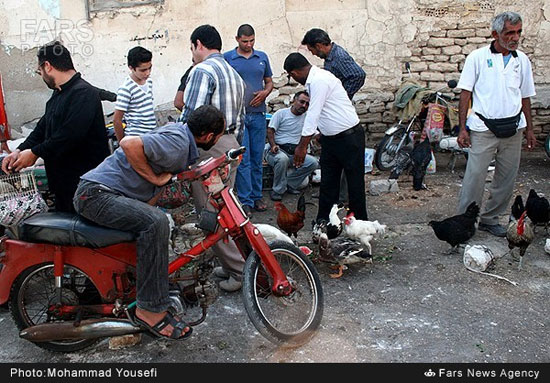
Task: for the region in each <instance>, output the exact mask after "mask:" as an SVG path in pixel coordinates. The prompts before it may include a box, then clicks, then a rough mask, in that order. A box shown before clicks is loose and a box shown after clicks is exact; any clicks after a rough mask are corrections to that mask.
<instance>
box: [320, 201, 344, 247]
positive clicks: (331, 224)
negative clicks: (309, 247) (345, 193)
mask: <svg viewBox="0 0 550 383" xmlns="http://www.w3.org/2000/svg"><path fill="white" fill-rule="evenodd" d="M343 208H344V207H343V206H342V205H338V204H334V205H332V208H331V209H330V213H329V215H328V222H327V221H326V220H320V221H319V222H315V221H313V222H312V225H313V230H312V238H313V242H318V239H319V235H320V234H321V233H326V234H327V236H328V239H333V238H336V237H338V236H339V235H340V234H341V233H342V230H343V225H342V220H341V219H340V217H339V216H338V213H339V212H340V210H342V209H343Z"/></svg>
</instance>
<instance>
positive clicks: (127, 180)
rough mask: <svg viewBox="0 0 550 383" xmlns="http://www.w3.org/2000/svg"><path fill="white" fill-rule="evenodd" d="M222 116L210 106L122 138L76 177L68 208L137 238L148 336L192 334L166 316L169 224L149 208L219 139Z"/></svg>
mask: <svg viewBox="0 0 550 383" xmlns="http://www.w3.org/2000/svg"><path fill="white" fill-rule="evenodd" d="M224 129H225V121H224V117H223V114H222V113H221V112H220V111H219V110H218V109H216V108H215V107H213V106H211V105H204V106H201V107H199V108H197V109H196V110H195V111H193V112H192V113H191V115H190V117H189V119H188V121H187V123H186V124H183V123H172V124H168V125H165V126H162V127H158V128H156V129H154V130H152V131H151V132H150V133H147V134H144V135H142V136H127V137H124V138H123V139H122V140H121V141H120V147H119V148H118V149H117V150H116V151H115V152H114V153H113V155H111V156H109V157H107V158H106V159H105V160H104V161H103V162H102V163H101V164H100V165H99V166H98V167H97V168H95V169H93V170H91V171H89V172H88V173H86V174H84V175H83V176H82V177H81V181H80V183H79V185H78V189H77V191H76V194H75V197H74V200H73V203H74V206H75V209H76V211H77V212H78V213H79V214H81V215H82V216H84V217H86V218H88V219H89V220H91V221H93V222H95V223H97V224H100V225H103V226H107V227H110V228H113V229H119V230H124V231H129V232H132V233H134V234H135V236H136V239H137V241H136V247H137V265H136V274H137V282H136V284H137V294H136V300H137V309H136V313H135V320H136V322H138V323H139V324H140V325H142V326H143V327H144V328H146V329H147V330H149V331H150V332H152V333H153V334H155V335H157V336H160V337H166V338H171V339H182V338H185V337H187V336H188V335H190V334H191V331H192V329H191V327H189V326H188V325H187V324H186V323H185V322H184V321H183V320H181V318H178V317H176V316H174V315H173V314H172V312H171V311H170V309H169V308H170V299H169V296H168V290H169V289H168V248H169V236H170V230H169V222H168V218H167V216H166V214H165V213H164V212H163V211H162V210H160V209H158V208H156V207H154V206H152V204H153V202H154V201H155V196H156V195H158V194H159V192H160V190H161V187H162V186H164V185H165V184H166V183H168V182H169V181H170V180H171V178H172V176H173V175H174V174H177V173H180V172H182V171H184V170H187V169H188V167H189V165H190V164H192V163H194V162H195V161H196V159H197V158H198V156H199V155H198V151H197V147H199V148H201V149H204V150H208V149H210V148H211V147H212V146H214V144H215V143H216V142H217V141H218V139H219V138H220V137H221V136H222V135H223V132H224Z"/></svg>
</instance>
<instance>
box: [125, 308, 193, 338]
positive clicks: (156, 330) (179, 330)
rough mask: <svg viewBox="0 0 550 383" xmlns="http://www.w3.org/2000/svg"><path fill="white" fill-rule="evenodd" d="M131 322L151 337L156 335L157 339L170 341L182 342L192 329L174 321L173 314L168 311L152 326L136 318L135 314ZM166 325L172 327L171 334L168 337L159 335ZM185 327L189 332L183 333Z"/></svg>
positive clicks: (179, 320)
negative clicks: (147, 332)
mask: <svg viewBox="0 0 550 383" xmlns="http://www.w3.org/2000/svg"><path fill="white" fill-rule="evenodd" d="M133 320H134V321H135V322H136V323H137V324H138V325H139V326H140V327H142V328H143V329H145V330H147V331H149V332H150V333H152V334H153V335H156V336H157V337H159V338H165V339H170V340H182V339H185V338H188V337H189V336H190V335H191V333H192V332H193V328H192V327H191V326H189V325H188V324H187V323H185V322H184V321H183V320H181V319H176V317H175V316H174V314H172V313H171V312H170V311H167V312H166V315H165V316H164V318H162V319H161V320H160V321H159V322H157V324H155V325H154V326H151V325H150V324H148V323H146V322H145V321H144V320H143V319H140V318H138V316H137V315H135V314H134V318H133ZM168 325H172V327H173V330H172V333H171V334H170V335H164V334H161V333H160V332H161V331H162V329H163V328H165V327H166V326H168ZM186 327H189V331H187V332H186V333H184V332H183V330H185V328H186ZM181 334H184V335H183V336H182V335H181Z"/></svg>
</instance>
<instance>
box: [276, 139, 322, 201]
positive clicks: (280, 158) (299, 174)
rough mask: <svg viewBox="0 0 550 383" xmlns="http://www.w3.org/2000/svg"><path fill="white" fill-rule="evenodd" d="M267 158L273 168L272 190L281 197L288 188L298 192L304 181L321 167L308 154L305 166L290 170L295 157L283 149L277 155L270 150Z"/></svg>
mask: <svg viewBox="0 0 550 383" xmlns="http://www.w3.org/2000/svg"><path fill="white" fill-rule="evenodd" d="M267 146H268V147H269V145H267ZM265 157H266V161H267V163H268V164H269V165H270V166H271V167H272V168H273V187H272V189H273V191H274V192H275V193H276V194H279V195H283V194H284V193H285V192H286V191H287V189H288V188H290V189H294V190H298V188H299V187H300V185H301V184H302V183H303V182H304V179H306V177H309V175H310V174H311V173H313V171H314V170H315V169H317V168H318V167H319V162H317V159H316V158H315V157H313V156H310V155H309V154H306V157H305V158H304V163H303V165H302V166H300V167H299V168H297V169H296V168H294V167H292V168H290V169H289V167H290V166H292V164H293V161H294V156H293V155H290V154H288V153H286V152H285V151H284V150H282V149H279V151H278V152H277V153H275V154H273V153H272V152H271V150H269V149H268V150H267V154H266V156H265Z"/></svg>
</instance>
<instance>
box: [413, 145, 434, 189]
mask: <svg viewBox="0 0 550 383" xmlns="http://www.w3.org/2000/svg"><path fill="white" fill-rule="evenodd" d="M431 160H432V147H431V145H430V140H429V139H428V137H426V138H425V139H424V141H421V142H419V143H418V144H416V145H415V146H414V148H413V150H412V151H411V162H412V174H413V188H414V190H421V189H426V185H424V177H425V176H426V169H427V168H428V165H429V164H430V161H431Z"/></svg>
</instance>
